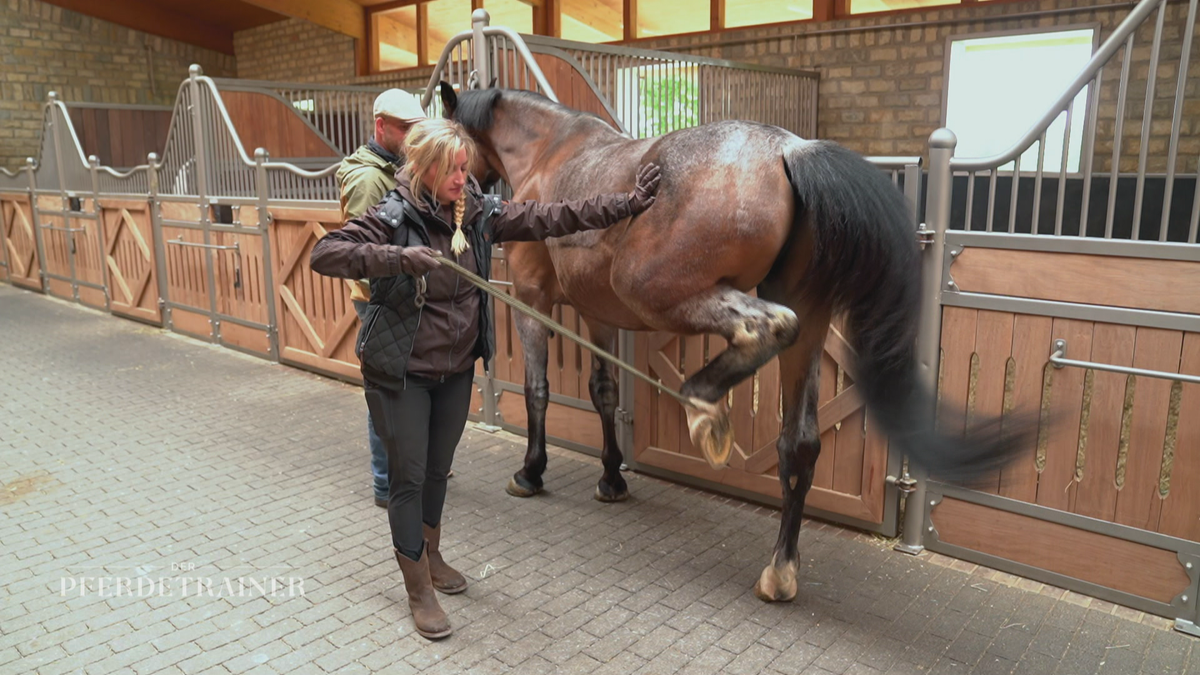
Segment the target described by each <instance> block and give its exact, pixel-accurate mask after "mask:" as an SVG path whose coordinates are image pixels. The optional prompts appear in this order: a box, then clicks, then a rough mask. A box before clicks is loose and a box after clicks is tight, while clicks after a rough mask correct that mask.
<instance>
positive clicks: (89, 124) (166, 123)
mask: <svg viewBox="0 0 1200 675" xmlns="http://www.w3.org/2000/svg"><path fill="white" fill-rule="evenodd" d="M67 110H68V113H69V114H70V117H71V124H72V126H74V127H75V133H76V134H77V135H78V136H79V142H80V144H81V145H82V146H83V154H84V156H87V155H96V156H97V157H98V158H99V159H100V164H101V165H103V166H112V167H121V168H124V167H133V166H137V165H139V164H144V163H145V162H146V155H147V154H149V153H151V152H157V153H158V154H159V155H160V156H161V155H162V153H163V148H164V147H166V143H167V132H168V131H169V129H170V124H171V109H170V108H163V109H161V110H144V109H132V108H112V109H106V108H72V107H68V109H67Z"/></svg>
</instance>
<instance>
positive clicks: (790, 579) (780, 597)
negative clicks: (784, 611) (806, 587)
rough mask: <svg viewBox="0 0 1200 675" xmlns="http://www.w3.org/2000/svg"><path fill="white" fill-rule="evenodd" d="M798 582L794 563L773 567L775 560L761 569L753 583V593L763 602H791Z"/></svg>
mask: <svg viewBox="0 0 1200 675" xmlns="http://www.w3.org/2000/svg"><path fill="white" fill-rule="evenodd" d="M798 587H799V584H798V583H797V581H796V569H795V565H794V564H792V565H785V566H784V567H783V569H780V568H777V567H775V560H774V559H772V560H771V564H770V565H767V566H766V568H764V569H763V571H762V574H761V575H759V577H758V582H757V583H755V584H754V595H756V596H758V599H759V600H762V601H763V602H791V601H792V600H795V599H796V591H797V589H798Z"/></svg>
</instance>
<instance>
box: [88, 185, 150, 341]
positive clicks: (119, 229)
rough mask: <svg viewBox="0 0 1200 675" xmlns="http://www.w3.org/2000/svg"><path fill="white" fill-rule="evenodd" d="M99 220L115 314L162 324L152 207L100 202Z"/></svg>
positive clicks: (132, 202) (111, 302) (141, 202)
mask: <svg viewBox="0 0 1200 675" xmlns="http://www.w3.org/2000/svg"><path fill="white" fill-rule="evenodd" d="M100 218H101V223H102V226H103V228H104V257H105V264H107V265H108V279H109V294H110V295H111V301H110V308H111V311H112V313H113V314H118V315H120V316H124V317H128V318H130V319H137V320H138V321H145V322H147V323H152V324H155V325H160V324H161V323H162V313H161V312H160V311H159V307H158V271H157V270H156V269H155V263H154V232H153V230H152V225H151V221H150V204H149V203H148V202H145V201H135V200H126V201H122V200H116V199H104V200H102V201H101V203H100Z"/></svg>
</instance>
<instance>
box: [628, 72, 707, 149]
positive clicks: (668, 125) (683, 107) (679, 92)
mask: <svg viewBox="0 0 1200 675" xmlns="http://www.w3.org/2000/svg"><path fill="white" fill-rule="evenodd" d="M693 75H694V74H691V73H689V74H683V75H657V74H652V73H645V74H643V75H642V76H641V77H640V78H639V80H640V89H641V97H640V99H639V100H640V108H641V110H640V113H641V114H640V116H639V119H640V122H639V125H638V126H639V129H638V131H639V132H640V133H638V134H637V136H638V137H639V138H648V137H651V136H661V135H662V134H665V133H669V132H671V131H676V130H678V129H686V128H688V127H694V126H699V124H700V91H699V87H698V86H697V85H696V82H695V77H694V76H693Z"/></svg>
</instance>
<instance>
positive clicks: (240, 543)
mask: <svg viewBox="0 0 1200 675" xmlns="http://www.w3.org/2000/svg"><path fill="white" fill-rule="evenodd" d="M364 417H365V411H364V404H363V401H362V397H361V394H360V392H359V390H358V389H357V388H355V387H352V386H349V385H345V384H342V383H339V382H336V381H333V380H329V379H325V378H322V377H319V376H316V375H311V374H308V373H305V372H302V371H299V370H295V369H292V368H288V367H285V366H279V365H271V364H269V363H266V362H264V361H262V360H259V359H256V358H253V357H248V356H244V355H241V354H237V353H235V352H232V351H229V350H224V349H220V348H217V347H214V346H211V345H205V344H202V343H199V342H196V341H192V340H189V339H186V338H181V337H178V336H173V335H170V334H168V333H165V332H163V331H160V330H158V329H154V328H150V327H147V326H143V325H140V324H137V323H134V322H131V321H126V320H123V319H119V318H115V317H112V316H107V315H104V314H102V313H99V312H95V311H91V310H86V309H82V308H79V307H77V306H72V305H69V304H67V303H64V302H61V301H57V300H53V299H49V298H46V297H42V296H39V295H36V294H33V293H29V292H26V291H22V290H18V289H14V288H12V287H11V286H6V285H0V483H3V487H2V488H0V673H24V672H37V673H45V674H47V675H50V674H52V673H65V672H84V673H88V674H89V675H96V674H99V673H109V672H133V673H136V674H137V675H144V674H146V673H159V672H162V673H181V672H182V673H186V674H188V675H192V674H194V673H218V674H221V675H225V674H227V673H242V672H253V673H334V672H336V673H359V672H385V673H411V672H418V671H420V672H430V673H458V672H463V673H481V674H484V673H502V672H510V671H511V672H515V673H522V674H524V673H551V672H561V673H580V674H586V675H601V674H603V673H620V674H628V673H676V672H678V673H705V674H707V673H718V672H720V673H760V672H761V673H780V674H788V673H809V674H818V673H819V674H822V675H825V674H828V673H844V674H847V675H868V674H876V673H977V674H979V675H985V674H993V673H1023V674H1024V673H1028V674H1030V675H1053V674H1061V675H1082V674H1086V673H1118V674H1134V673H1145V674H1151V673H1155V674H1158V673H1200V650H1195V649H1194V646H1195V645H1196V642H1195V641H1194V640H1192V639H1190V638H1187V637H1185V636H1183V635H1181V634H1178V633H1174V632H1172V631H1170V630H1168V629H1166V628H1164V626H1165V625H1166V622H1164V621H1162V620H1159V619H1156V618H1153V617H1144V616H1142V615H1141V614H1139V613H1137V612H1131V611H1129V610H1126V609H1123V608H1117V607H1114V606H1112V605H1108V604H1107V603H1101V602H1099V601H1092V600H1091V599H1088V598H1084V597H1082V596H1077V595H1075V594H1069V593H1065V592H1063V591H1060V590H1057V589H1051V588H1049V587H1044V586H1042V585H1040V584H1033V583H1032V582H1028V581H1023V580H1019V579H1017V578H1016V577H1011V576H1009V575H1003V574H1000V573H996V572H992V571H990V570H983V569H979V568H975V567H974V566H973V565H967V564H965V563H961V562H952V561H949V560H948V559H943V558H941V557H940V556H931V555H925V556H922V557H921V558H911V557H908V556H905V555H901V554H897V553H894V552H892V551H891V550H890V547H889V544H888V542H886V541H883V540H880V539H878V538H873V537H870V536H866V535H862V534H858V533H854V532H852V531H849V530H842V529H840V528H837V527H833V526H830V525H823V524H820V523H816V522H807V523H806V525H805V529H804V531H803V532H802V534H801V549H802V551H803V563H804V565H803V569H802V578H801V586H800V588H801V590H800V596H799V597H798V598H797V599H796V601H795V602H792V603H787V604H776V605H766V604H764V603H761V602H759V601H758V600H757V599H755V598H754V596H753V594H752V593H751V591H750V588H751V585H752V584H753V582H754V580H755V578H756V577H757V575H758V573H759V571H760V569H761V568H762V565H763V564H764V563H765V561H766V559H767V556H768V555H769V549H770V546H771V544H772V542H773V541H774V538H775V533H776V528H777V524H778V519H777V516H776V515H775V514H774V512H772V511H771V510H769V509H765V508H758V507H754V506H751V505H746V504H742V503H740V502H737V501H736V500H730V499H725V498H720V497H714V496H712V495H708V494H705V493H702V492H698V491H696V490H693V489H689V488H684V487H680V486H677V485H671V484H668V483H664V482H661V481H659V480H656V479H652V478H648V477H645V476H639V475H636V474H630V475H629V476H628V478H629V482H630V487H631V491H632V493H633V498H632V499H631V500H630V501H629V502H627V503H624V504H609V505H604V504H599V503H597V502H595V501H593V500H592V490H593V488H594V485H595V481H596V479H597V477H598V475H599V470H598V463H597V462H596V461H595V460H593V459H592V458H590V457H586V456H582V455H579V454H575V453H572V452H569V451H565V450H558V449H555V450H552V451H551V458H550V470H549V473H548V482H547V487H548V493H547V494H545V495H542V496H540V497H538V498H535V499H530V500H517V499H514V498H511V497H508V496H507V495H506V494H505V493H504V485H505V483H506V481H507V480H508V476H509V475H510V474H511V473H512V471H514V470H515V468H516V467H517V466H518V465H519V462H520V458H521V456H522V454H523V447H522V444H521V442H520V440H519V439H517V438H515V437H512V436H508V435H506V434H501V435H489V434H486V433H482V432H478V431H469V432H468V433H467V435H466V437H465V438H464V440H463V443H462V445H461V447H460V449H459V453H458V457H457V460H456V464H455V471H456V474H457V475H456V476H455V477H454V478H453V479H452V480H451V482H450V492H449V496H448V507H447V520H446V522H445V523H444V533H445V534H444V542H443V549H444V550H445V553H446V557H447V558H448V559H449V560H450V561H451V562H453V563H456V564H457V565H458V566H460V568H461V569H462V570H463V571H464V572H465V573H467V574H468V575H469V577H470V579H471V587H470V589H469V590H468V591H467V592H466V593H465V594H462V595H458V596H453V597H446V598H444V600H443V602H444V606H445V607H446V608H447V610H448V611H449V613H450V615H451V618H452V620H453V622H454V625H455V628H456V632H455V634H454V635H453V636H452V637H451V638H449V639H447V640H445V641H442V642H438V643H429V642H427V641H425V640H424V639H422V638H420V637H419V636H417V635H416V634H415V633H414V632H413V630H412V627H411V624H410V621H409V619H408V610H407V605H406V602H405V593H404V589H403V585H402V584H401V581H400V575H399V571H398V569H397V567H396V563H395V561H394V560H393V559H392V555H391V551H390V546H389V540H388V536H387V522H386V514H385V513H384V511H383V510H382V509H379V508H377V507H375V506H374V505H373V504H372V499H371V490H370V487H369V484H368V481H369V476H368V460H367V451H366V449H365V434H364V425H365V420H364ZM80 578H88V579H89V581H87V582H86V584H85V585H84V586H82V587H81V586H80V582H79V579H80ZM98 578H103V579H105V582H106V584H107V585H106V586H104V587H103V588H101V587H100V586H99V584H100V582H99V581H97V579H98ZM197 578H199V579H207V580H210V581H211V583H212V585H211V586H209V587H207V588H205V587H204V586H203V585H201V586H200V587H199V590H198V589H197V583H198V582H197V581H196V579H197ZM271 578H275V579H281V580H283V581H282V582H281V584H280V585H279V586H278V587H274V588H273V587H272V586H271V585H270V582H269V581H265V580H267V579H271ZM121 579H126V580H128V582H127V583H126V582H122V581H121ZM159 579H163V580H165V581H159V582H158V583H157V584H156V585H155V586H153V588H152V589H150V590H147V589H146V587H145V584H146V583H147V582H151V583H153V582H154V580H159ZM239 579H240V580H241V581H242V582H243V583H244V584H247V585H246V586H245V588H239V586H238V580H239ZM288 579H295V580H299V583H300V584H302V587H297V585H296V582H293V583H292V585H291V586H288ZM139 580H140V583H142V584H143V586H141V587H139V586H138V584H139ZM123 583H126V585H124V586H122V584H123ZM185 583H187V584H189V585H190V586H187V587H185V586H184V584H185ZM199 583H201V584H202V583H203V582H199ZM255 583H261V586H255V585H254V584H255ZM301 590H302V591H303V592H302V593H301V592H300V591H301Z"/></svg>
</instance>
